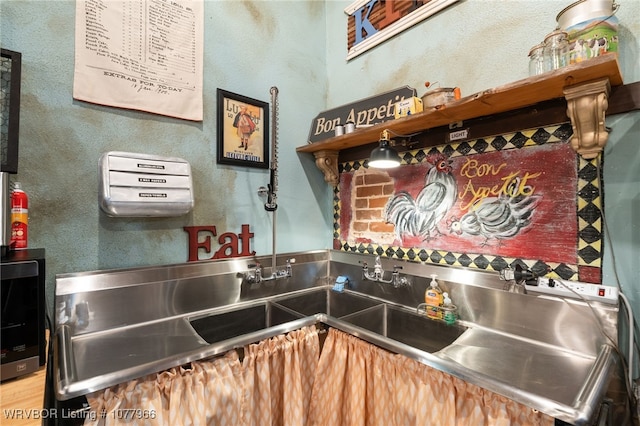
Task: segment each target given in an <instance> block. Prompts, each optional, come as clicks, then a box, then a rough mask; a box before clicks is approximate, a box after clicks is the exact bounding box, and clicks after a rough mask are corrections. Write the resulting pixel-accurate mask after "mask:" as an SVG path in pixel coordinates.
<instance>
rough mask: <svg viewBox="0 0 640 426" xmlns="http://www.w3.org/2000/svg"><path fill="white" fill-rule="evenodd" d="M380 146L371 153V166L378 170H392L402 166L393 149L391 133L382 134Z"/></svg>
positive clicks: (384, 132) (384, 131) (386, 131)
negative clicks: (390, 138)
mask: <svg viewBox="0 0 640 426" xmlns="http://www.w3.org/2000/svg"><path fill="white" fill-rule="evenodd" d="M379 144H380V145H379V146H378V147H377V148H375V149H374V150H373V151H371V155H370V156H369V166H370V167H375V168H377V169H391V168H394V167H398V166H399V165H400V156H399V155H398V153H397V152H396V150H395V149H393V148H392V147H391V143H390V140H389V131H388V130H387V129H385V130H383V131H382V133H381V134H380V141H379Z"/></svg>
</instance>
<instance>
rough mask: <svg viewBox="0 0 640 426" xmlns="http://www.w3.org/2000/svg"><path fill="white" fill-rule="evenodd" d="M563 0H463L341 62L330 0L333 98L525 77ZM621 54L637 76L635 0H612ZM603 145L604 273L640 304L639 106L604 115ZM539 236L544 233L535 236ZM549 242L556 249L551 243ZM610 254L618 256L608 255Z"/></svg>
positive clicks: (627, 74)
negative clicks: (535, 48) (530, 55)
mask: <svg viewBox="0 0 640 426" xmlns="http://www.w3.org/2000/svg"><path fill="white" fill-rule="evenodd" d="M572 3H573V2H572V1H566V0H508V1H497V0H463V1H460V2H458V3H455V4H453V5H452V6H450V7H449V8H447V9H445V10H444V11H442V12H440V13H439V14H437V15H435V16H432V17H431V18H429V19H427V20H426V21H423V22H422V23H419V24H417V25H415V26H414V27H411V28H410V29H409V30H407V31H405V32H403V33H402V34H400V35H398V36H396V37H394V38H393V39H391V40H389V41H387V42H385V43H383V44H381V45H379V46H377V47H375V48H373V49H371V50H369V51H368V52H366V53H364V54H362V55H360V56H358V57H356V58H354V59H352V60H350V61H346V59H345V58H346V39H347V28H346V23H345V20H344V17H345V16H346V15H345V13H344V9H345V8H346V7H347V6H349V4H351V2H349V1H341V2H335V1H329V2H327V12H326V14H327V49H328V53H327V65H326V67H327V75H328V78H329V82H328V85H329V91H328V93H329V97H328V104H329V105H341V104H344V103H347V102H350V101H352V100H357V99H361V98H364V97H367V96H370V95H371V94H373V93H382V92H385V91H388V90H390V89H393V88H396V87H399V86H402V85H409V86H411V87H415V88H416V89H417V91H418V95H419V96H422V94H423V93H424V92H425V88H424V82H425V81H430V82H432V83H433V82H438V83H439V85H440V87H454V86H458V87H460V88H461V91H462V96H466V95H471V94H473V93H477V92H480V91H482V90H485V89H490V88H493V87H496V86H501V85H504V84H508V83H511V82H513V81H516V80H519V79H522V78H526V77H527V76H528V63H529V62H528V57H527V55H528V53H529V49H530V48H531V47H532V46H534V45H535V44H537V43H540V42H541V41H542V40H543V39H544V37H545V35H546V34H548V33H550V32H551V31H553V30H554V29H555V28H556V25H557V23H556V15H557V14H558V13H559V12H560V11H561V10H563V9H564V8H565V7H566V6H568V5H570V4H572ZM616 3H618V4H619V5H620V7H619V9H618V12H617V13H616V16H617V17H618V20H619V22H620V28H619V31H618V35H619V38H620V49H619V62H620V68H621V71H622V76H623V79H624V82H625V83H632V82H636V81H639V80H640V20H638V18H637V17H638V16H640V2H638V1H636V0H621V1H616ZM607 126H609V127H611V128H612V131H611V133H610V136H609V142H608V144H607V146H606V148H605V153H604V171H603V172H604V199H605V218H606V222H607V225H608V226H607V228H608V235H609V237H610V242H609V241H606V243H605V248H604V261H603V282H604V283H605V284H607V285H615V283H616V281H617V280H619V282H620V284H621V286H622V289H623V290H624V293H625V294H626V296H627V297H628V298H629V299H630V301H631V302H632V305H633V307H634V310H635V311H636V312H639V311H640V281H639V280H638V277H640V111H636V112H631V113H628V114H623V115H616V116H611V117H607ZM540 243H543V242H540ZM551 249H552V248H551ZM614 255H615V259H614Z"/></svg>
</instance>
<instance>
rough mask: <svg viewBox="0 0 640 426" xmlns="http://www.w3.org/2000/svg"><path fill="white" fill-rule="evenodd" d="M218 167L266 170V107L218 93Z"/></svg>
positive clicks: (267, 158)
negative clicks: (228, 165) (226, 165)
mask: <svg viewBox="0 0 640 426" xmlns="http://www.w3.org/2000/svg"><path fill="white" fill-rule="evenodd" d="M217 97H218V123H217V126H218V138H217V143H218V147H217V153H218V163H219V164H230V165H233V166H244V167H256V168H260V169H268V168H269V104H268V103H267V102H263V101H259V100H257V99H252V98H249V97H246V96H242V95H239V94H237V93H232V92H229V91H226V90H223V89H218V90H217Z"/></svg>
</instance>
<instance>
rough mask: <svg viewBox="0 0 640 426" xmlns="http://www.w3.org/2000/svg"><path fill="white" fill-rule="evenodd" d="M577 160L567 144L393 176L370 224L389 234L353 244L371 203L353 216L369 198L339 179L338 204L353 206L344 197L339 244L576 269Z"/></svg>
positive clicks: (441, 160) (440, 161)
mask: <svg viewBox="0 0 640 426" xmlns="http://www.w3.org/2000/svg"><path fill="white" fill-rule="evenodd" d="M576 161H577V159H576V156H575V153H573V152H571V147H570V146H569V145H568V144H547V145H544V146H539V147H535V149H511V150H503V151H493V152H486V153H483V154H478V155H468V156H457V157H451V158H447V157H446V156H444V155H443V154H436V155H431V156H429V157H427V160H426V161H423V162H420V163H418V164H411V165H405V166H403V167H399V168H397V169H390V170H388V174H389V177H390V178H391V183H390V184H392V185H393V191H392V194H391V195H390V196H385V197H386V198H385V199H386V200H387V201H386V203H385V204H384V206H381V207H380V209H378V210H377V211H379V213H378V215H379V216H378V218H377V219H376V218H371V220H373V221H376V220H377V221H378V222H379V223H386V224H390V225H392V226H393V227H392V228H391V229H392V230H391V232H384V233H377V234H375V235H373V234H372V235H371V236H370V238H355V237H354V227H353V225H352V221H353V220H354V217H355V216H356V215H358V216H362V214H363V212H372V211H375V210H374V207H372V205H371V199H369V200H368V202H369V204H368V205H367V207H366V210H364V211H358V210H356V211H355V212H354V211H351V210H352V208H355V209H357V208H358V207H357V206H360V205H365V204H364V202H365V200H364V198H366V197H368V198H371V197H369V196H368V195H367V192H366V191H365V188H364V187H359V188H357V190H355V189H354V188H352V187H351V186H352V185H353V184H354V182H355V180H354V177H356V176H357V175H358V172H355V173H349V174H352V175H353V177H352V176H345V173H343V176H342V177H341V188H340V193H341V198H342V197H345V198H346V197H349V198H351V197H356V198H357V199H356V200H351V201H347V200H345V199H344V198H343V202H342V211H341V214H340V222H341V224H340V225H341V226H340V228H341V235H340V239H341V240H342V241H356V242H358V240H359V241H360V242H362V243H367V242H373V241H375V242H377V243H380V244H385V245H390V246H399V247H407V248H408V247H415V248H429V249H434V250H443V251H448V252H457V253H491V254H492V255H499V256H503V257H509V258H511V257H514V258H527V259H545V260H546V261H548V262H564V263H567V264H576V262H577V260H576V259H577V255H576V250H577V247H576V245H577V238H576V234H577V232H578V220H577V212H576V204H577V194H576V187H577V176H576V170H577V164H576ZM363 172H364V170H361V171H360V173H363ZM367 179H368V178H365V179H364V180H362V181H363V182H364V183H366V182H367ZM386 185H387V184H385V187H386ZM369 188H371V187H369ZM358 194H362V195H361V196H359V195H358ZM369 229H370V230H373V229H375V228H373V227H372V226H370V227H369Z"/></svg>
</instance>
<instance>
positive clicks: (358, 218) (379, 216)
mask: <svg viewBox="0 0 640 426" xmlns="http://www.w3.org/2000/svg"><path fill="white" fill-rule="evenodd" d="M351 193H352V197H353V199H352V200H351V206H352V209H353V222H352V224H351V228H352V234H351V235H353V237H354V238H355V239H356V242H363V243H368V242H372V241H375V242H383V241H393V238H394V227H393V225H391V224H389V223H385V221H384V207H385V205H386V204H387V201H388V200H389V197H390V196H391V195H393V179H392V178H391V177H390V176H389V175H388V174H387V172H384V171H379V170H373V169H364V168H362V169H360V170H358V171H357V172H356V173H355V175H354V179H353V191H352V192H351Z"/></svg>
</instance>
